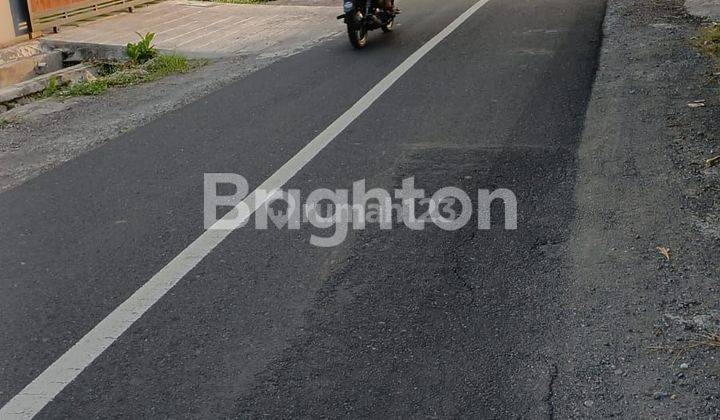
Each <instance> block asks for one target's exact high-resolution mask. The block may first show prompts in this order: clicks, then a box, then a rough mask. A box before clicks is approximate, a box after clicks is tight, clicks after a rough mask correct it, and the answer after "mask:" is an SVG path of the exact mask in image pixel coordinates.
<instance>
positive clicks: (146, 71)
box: [40, 54, 207, 98]
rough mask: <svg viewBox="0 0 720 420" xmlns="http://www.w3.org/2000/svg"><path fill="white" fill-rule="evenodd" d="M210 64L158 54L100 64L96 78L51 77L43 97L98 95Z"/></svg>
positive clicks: (172, 55)
mask: <svg viewBox="0 0 720 420" xmlns="http://www.w3.org/2000/svg"><path fill="white" fill-rule="evenodd" d="M205 64H207V61H206V60H188V59H187V58H185V57H183V56H180V55H174V54H169V55H158V56H156V57H155V58H152V59H150V60H148V61H146V62H145V63H144V64H135V63H133V62H132V61H131V62H103V63H98V67H99V69H100V71H99V74H98V76H97V77H96V78H92V79H88V80H83V81H79V82H75V83H72V84H69V85H62V84H61V82H60V81H59V80H58V79H57V78H52V79H50V82H49V83H48V86H47V87H46V88H45V90H44V91H43V92H42V93H41V94H40V97H42V98H48V97H50V96H60V97H70V96H97V95H102V94H103V93H105V92H106V91H107V90H108V89H109V88H111V87H122V86H131V85H136V84H139V83H143V82H149V81H152V80H157V79H161V78H163V77H166V76H169V75H172V74H177V73H186V72H188V71H189V70H191V69H193V68H197V67H200V66H203V65H205Z"/></svg>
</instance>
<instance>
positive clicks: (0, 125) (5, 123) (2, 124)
mask: <svg viewBox="0 0 720 420" xmlns="http://www.w3.org/2000/svg"><path fill="white" fill-rule="evenodd" d="M8 125H10V121H8V120H6V119H5V118H0V130H2V129H3V128H5V127H7V126H8Z"/></svg>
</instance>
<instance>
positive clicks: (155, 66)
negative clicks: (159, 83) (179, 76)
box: [145, 54, 190, 80]
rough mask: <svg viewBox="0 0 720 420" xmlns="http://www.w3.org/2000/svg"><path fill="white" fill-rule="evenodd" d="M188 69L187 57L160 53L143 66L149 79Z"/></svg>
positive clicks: (183, 71)
mask: <svg viewBox="0 0 720 420" xmlns="http://www.w3.org/2000/svg"><path fill="white" fill-rule="evenodd" d="M189 69H190V64H189V63H188V59H187V58H185V57H183V56H181V55H172V54H170V55H161V56H158V57H156V58H154V59H152V60H150V61H148V63H147V65H146V66H145V70H147V72H148V78H149V79H150V80H155V79H159V78H161V77H165V76H168V75H171V74H175V73H186V72H187V71H188V70H189Z"/></svg>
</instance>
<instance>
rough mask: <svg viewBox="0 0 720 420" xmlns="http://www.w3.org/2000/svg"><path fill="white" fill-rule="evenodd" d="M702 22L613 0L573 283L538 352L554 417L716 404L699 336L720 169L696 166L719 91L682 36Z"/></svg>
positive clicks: (716, 247) (714, 282)
mask: <svg viewBox="0 0 720 420" xmlns="http://www.w3.org/2000/svg"><path fill="white" fill-rule="evenodd" d="M700 25H701V22H700V21H699V20H697V19H695V18H691V17H690V16H688V15H687V14H686V11H685V9H684V7H683V6H682V3H680V2H677V1H673V0H670V1H667V0H664V1H660V2H653V3H648V2H644V1H639V0H610V1H609V2H608V13H607V16H606V21H605V26H604V33H605V38H604V42H603V48H602V52H601V58H600V67H599V69H598V73H597V76H596V81H595V85H594V89H593V94H592V97H591V101H590V105H589V108H588V112H587V117H586V122H585V125H586V126H585V132H584V135H583V139H582V143H581V147H580V151H579V165H580V167H579V176H578V185H577V189H576V199H577V209H576V211H577V213H576V214H577V217H576V220H575V223H574V227H573V235H572V238H573V239H572V240H571V241H569V242H568V243H566V244H565V247H566V250H565V251H566V252H565V253H564V254H565V255H566V256H567V258H565V265H566V270H567V271H568V272H569V273H570V274H569V275H568V276H567V277H568V278H570V279H574V280H573V281H571V282H570V283H569V284H567V285H566V287H567V288H568V291H569V293H568V298H567V301H566V302H565V304H564V314H563V321H562V322H561V330H562V332H559V333H558V334H557V337H558V339H557V340H556V343H557V344H555V345H553V349H551V350H549V351H547V353H550V354H556V355H558V356H557V357H556V360H555V364H556V366H557V368H558V374H557V377H556V378H555V379H554V380H553V381H551V383H550V391H549V398H548V400H549V401H550V403H551V405H552V411H551V412H552V413H553V414H555V415H556V416H558V417H563V418H565V417H607V416H627V415H628V414H629V413H632V417H635V418H668V417H690V418H699V417H708V416H709V417H716V416H718V415H719V414H720V407H719V401H718V398H719V396H720V380H719V378H718V375H720V365H719V364H718V357H719V356H720V352H718V350H720V349H718V348H711V347H708V346H706V345H697V346H696V344H698V343H699V342H701V341H703V340H705V339H704V338H703V335H704V334H708V333H718V332H720V305H719V304H718V302H720V299H718V298H719V297H720V284H719V283H718V279H720V273H719V272H718V267H717V264H716V262H717V261H718V256H719V255H720V241H718V239H720V235H718V232H720V230H718V227H719V226H720V224H719V223H718V214H720V213H719V212H718V210H719V209H718V208H717V206H718V203H719V202H720V201H719V200H718V198H719V197H720V190H719V189H718V188H717V185H718V183H717V181H718V174H719V173H720V172H718V169H717V167H715V168H709V169H707V168H705V167H704V160H705V159H707V158H709V157H711V156H713V155H716V154H717V151H718V140H719V138H718V135H719V134H720V130H718V128H719V127H718V125H720V104H719V102H720V101H719V99H720V89H719V86H718V83H717V80H715V78H713V77H712V73H713V71H717V70H713V66H712V63H711V61H710V60H709V58H708V57H706V56H705V55H703V54H701V53H699V52H698V51H697V50H696V49H694V48H693V47H692V45H691V44H692V40H691V37H692V36H694V35H695V34H696V33H697V30H698V29H699V27H700ZM696 100H706V102H705V105H706V106H704V107H697V108H691V107H689V106H688V103H689V102H692V101H696ZM658 247H666V248H669V249H670V260H667V259H666V258H665V257H664V256H662V255H661V253H660V252H659V250H658ZM684 350H687V351H684Z"/></svg>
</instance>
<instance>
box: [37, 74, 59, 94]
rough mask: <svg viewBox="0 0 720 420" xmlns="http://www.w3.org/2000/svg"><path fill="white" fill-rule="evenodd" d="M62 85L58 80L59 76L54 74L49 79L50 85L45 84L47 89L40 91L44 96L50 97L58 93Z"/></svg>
mask: <svg viewBox="0 0 720 420" xmlns="http://www.w3.org/2000/svg"><path fill="white" fill-rule="evenodd" d="M61 88H62V86H61V85H60V82H59V81H58V78H57V77H55V76H53V77H51V78H50V80H49V81H48V85H47V86H45V89H43V91H42V92H41V93H40V96H41V97H43V98H49V97H51V96H55V95H57V94H58V93H59V92H60V90H61Z"/></svg>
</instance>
